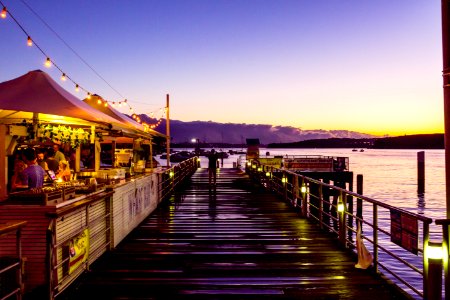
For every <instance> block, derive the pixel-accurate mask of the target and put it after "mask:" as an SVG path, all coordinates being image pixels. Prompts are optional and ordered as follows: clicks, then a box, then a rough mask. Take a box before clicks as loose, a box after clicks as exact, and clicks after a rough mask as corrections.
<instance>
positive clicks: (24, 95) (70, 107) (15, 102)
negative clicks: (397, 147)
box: [0, 70, 124, 127]
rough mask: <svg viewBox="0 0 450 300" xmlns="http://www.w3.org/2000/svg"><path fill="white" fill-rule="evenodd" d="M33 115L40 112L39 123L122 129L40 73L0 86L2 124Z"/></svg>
mask: <svg viewBox="0 0 450 300" xmlns="http://www.w3.org/2000/svg"><path fill="white" fill-rule="evenodd" d="M33 113H39V120H43V121H49V122H52V121H53V122H58V123H71V124H83V125H84V124H86V125H87V124H89V123H88V122H92V123H96V124H104V125H108V124H111V125H116V126H118V127H123V126H124V124H123V123H122V122H119V121H118V120H117V119H114V118H111V117H110V116H108V115H106V114H103V113H101V112H99V111H98V110H95V109H93V108H92V107H91V106H89V105H87V104H86V103H84V102H83V101H81V100H80V99H78V98H77V97H75V96H74V95H72V94H71V93H69V92H68V91H66V90H65V89H64V88H62V87H61V86H60V85H59V84H58V83H56V82H55V81H54V80H53V79H52V78H51V77H50V76H49V75H48V74H47V73H45V72H43V71H41V70H35V71H30V72H28V73H27V74H25V75H22V76H20V77H18V78H15V79H12V80H9V81H5V82H2V83H0V119H3V122H9V121H11V123H12V122H20V121H22V120H23V119H31V118H32V114H33ZM58 116H59V118H58ZM83 121H88V122H83Z"/></svg>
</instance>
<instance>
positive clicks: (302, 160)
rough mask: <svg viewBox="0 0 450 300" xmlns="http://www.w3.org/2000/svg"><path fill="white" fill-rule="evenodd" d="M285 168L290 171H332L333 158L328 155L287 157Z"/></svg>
mask: <svg viewBox="0 0 450 300" xmlns="http://www.w3.org/2000/svg"><path fill="white" fill-rule="evenodd" d="M284 168H285V169H286V170H290V171H312V172H332V171H333V158H328V157H325V158H322V157H295V158H285V159H284Z"/></svg>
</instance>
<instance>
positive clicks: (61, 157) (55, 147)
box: [53, 144, 66, 164]
mask: <svg viewBox="0 0 450 300" xmlns="http://www.w3.org/2000/svg"><path fill="white" fill-rule="evenodd" d="M53 150H54V151H55V160H56V161H57V162H58V164H59V162H60V161H63V160H66V157H65V156H64V153H62V152H61V151H59V145H57V144H54V145H53Z"/></svg>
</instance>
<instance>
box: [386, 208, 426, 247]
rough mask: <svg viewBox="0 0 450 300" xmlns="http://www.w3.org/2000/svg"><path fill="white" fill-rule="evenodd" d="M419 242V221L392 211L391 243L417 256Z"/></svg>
mask: <svg viewBox="0 0 450 300" xmlns="http://www.w3.org/2000/svg"><path fill="white" fill-rule="evenodd" d="M418 241H419V226H418V223H417V219H416V218H414V217H413V216H410V215H407V214H404V213H402V212H399V211H396V210H393V209H391V242H393V243H395V244H397V245H399V246H400V247H403V248H404V249H406V250H408V251H410V252H411V253H413V254H416V255H417V253H418V249H419V242H418Z"/></svg>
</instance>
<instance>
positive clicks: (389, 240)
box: [246, 160, 442, 299]
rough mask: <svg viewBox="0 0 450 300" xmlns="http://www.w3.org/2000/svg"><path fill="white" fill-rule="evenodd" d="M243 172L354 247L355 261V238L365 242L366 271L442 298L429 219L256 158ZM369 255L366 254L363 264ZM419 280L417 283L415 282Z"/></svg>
mask: <svg viewBox="0 0 450 300" xmlns="http://www.w3.org/2000/svg"><path fill="white" fill-rule="evenodd" d="M246 170H247V172H248V174H249V175H250V176H251V177H252V178H253V179H254V180H256V181H258V182H259V183H261V184H262V185H263V186H264V187H265V188H266V189H268V190H271V191H273V192H274V193H276V194H278V195H279V196H280V197H281V198H283V199H284V200H285V201H286V202H288V203H290V204H291V205H292V206H293V207H294V208H295V209H296V210H297V211H298V212H299V214H300V215H301V216H302V217H305V218H309V219H310V220H312V221H314V222H316V223H317V224H318V226H320V227H321V228H322V229H323V230H325V231H328V232H329V233H330V235H332V236H333V237H334V238H336V240H337V241H338V242H339V243H340V244H341V245H342V246H343V247H345V248H347V249H349V250H351V251H353V252H354V253H355V260H356V255H357V254H358V253H357V252H358V251H357V250H358V248H357V244H358V239H359V241H360V243H359V245H361V242H362V243H363V244H364V243H365V244H366V245H367V249H368V251H369V252H370V253H371V256H372V259H373V263H372V264H371V267H370V269H372V270H373V271H374V272H377V273H383V274H384V275H385V276H386V277H387V278H389V279H391V280H392V281H393V282H395V283H396V284H397V285H398V286H399V287H401V288H402V289H403V290H405V291H406V292H408V293H409V294H411V295H415V296H416V297H417V296H418V297H421V298H426V299H440V298H441V290H442V288H441V285H439V287H436V283H435V281H436V280H434V279H433V278H434V277H435V276H438V275H436V274H437V272H438V271H435V270H434V269H433V266H432V265H430V260H429V258H430V253H431V250H432V249H433V246H434V245H433V243H431V242H430V224H431V223H432V221H433V220H432V219H430V218H427V217H424V216H422V215H418V214H414V213H411V212H408V211H406V210H403V209H400V208H397V207H394V206H391V205H388V204H386V203H383V202H380V201H377V200H375V199H371V198H368V197H365V196H363V195H359V194H357V193H354V192H352V191H349V190H346V189H344V188H340V187H337V186H334V185H331V184H327V183H325V182H323V181H321V180H316V179H312V178H309V177H307V176H304V175H301V174H297V173H294V172H290V171H287V170H283V169H278V168H274V167H271V166H265V165H261V164H259V162H258V161H256V160H254V161H251V162H248V163H247V166H246ZM359 226H360V228H361V233H360V234H359V236H358V230H357V229H358V227H359ZM366 245H363V247H364V248H365V246H366ZM359 255H360V256H359V259H358V264H359V265H361V264H364V261H361V260H364V258H363V257H361V251H360V254H359ZM369 259H370V257H369V258H368V257H367V256H366V257H365V262H367V260H369ZM360 263H361V264H360ZM368 264H370V261H368ZM430 268H431V269H430ZM417 282H419V283H421V284H419V286H418V285H417V284H416V283H417ZM439 282H441V281H439ZM435 294H436V295H438V296H436V295H435Z"/></svg>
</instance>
